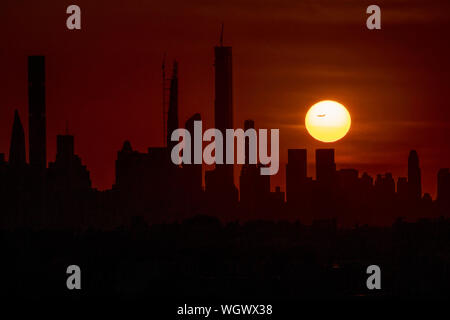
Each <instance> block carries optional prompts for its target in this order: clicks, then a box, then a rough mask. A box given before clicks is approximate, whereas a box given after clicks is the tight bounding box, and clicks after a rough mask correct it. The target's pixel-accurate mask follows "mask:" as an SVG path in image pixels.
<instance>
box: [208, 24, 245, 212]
mask: <svg viewBox="0 0 450 320" xmlns="http://www.w3.org/2000/svg"><path fill="white" fill-rule="evenodd" d="M214 70H215V73H214V80H215V83H214V93H215V97H214V125H215V128H216V129H218V130H220V132H222V135H223V137H225V132H226V129H233V128H234V126H233V79H232V78H233V77H232V75H233V74H232V50H231V47H226V46H224V45H223V27H222V33H221V35H220V44H219V46H216V47H214ZM224 149H226V148H224ZM226 158H227V156H226V150H224V152H223V159H224V164H216V167H215V170H214V171H210V172H206V175H205V183H206V191H207V193H208V194H209V197H210V198H211V201H212V203H213V204H214V203H217V202H218V201H223V199H230V201H228V203H227V204H233V203H237V201H238V197H239V196H238V191H237V188H236V186H235V184H234V167H233V165H232V164H225V161H226Z"/></svg>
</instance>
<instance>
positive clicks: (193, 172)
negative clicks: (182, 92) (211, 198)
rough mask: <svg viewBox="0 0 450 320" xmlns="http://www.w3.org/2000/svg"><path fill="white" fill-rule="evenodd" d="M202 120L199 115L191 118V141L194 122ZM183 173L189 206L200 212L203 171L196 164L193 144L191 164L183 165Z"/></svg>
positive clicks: (188, 127) (186, 125)
mask: <svg viewBox="0 0 450 320" xmlns="http://www.w3.org/2000/svg"><path fill="white" fill-rule="evenodd" d="M201 120H202V118H201V116H200V114H199V113H196V114H194V115H193V116H192V117H190V118H189V119H188V120H187V121H186V123H185V128H186V129H187V130H188V131H189V133H190V134H191V139H192V140H193V138H194V122H195V121H201ZM183 171H184V175H185V181H186V192H187V201H188V205H189V206H190V207H191V209H192V211H195V210H198V208H199V207H200V202H201V200H202V193H203V171H202V165H201V164H194V146H193V144H191V164H183Z"/></svg>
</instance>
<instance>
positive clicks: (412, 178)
mask: <svg viewBox="0 0 450 320" xmlns="http://www.w3.org/2000/svg"><path fill="white" fill-rule="evenodd" d="M408 189H409V195H410V197H411V198H413V199H420V198H421V197H422V179H421V173H420V166H419V156H418V154H417V151H416V150H411V152H410V153H409V157H408Z"/></svg>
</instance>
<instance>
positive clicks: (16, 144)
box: [9, 110, 26, 166]
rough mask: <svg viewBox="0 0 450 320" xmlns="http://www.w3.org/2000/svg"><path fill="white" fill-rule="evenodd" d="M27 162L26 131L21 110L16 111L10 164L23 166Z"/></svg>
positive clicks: (10, 148)
mask: <svg viewBox="0 0 450 320" xmlns="http://www.w3.org/2000/svg"><path fill="white" fill-rule="evenodd" d="M25 163H26V151H25V133H24V131H23V126H22V122H21V121H20V116H19V111H17V110H15V111H14V122H13V127H12V133H11V144H10V147H9V164H10V165H13V166H21V165H25Z"/></svg>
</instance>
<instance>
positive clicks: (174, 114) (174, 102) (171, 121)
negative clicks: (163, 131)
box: [167, 61, 178, 153]
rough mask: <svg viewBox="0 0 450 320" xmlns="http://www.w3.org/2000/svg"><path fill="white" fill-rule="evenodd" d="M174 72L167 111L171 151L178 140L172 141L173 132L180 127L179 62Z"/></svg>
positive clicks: (168, 146)
mask: <svg viewBox="0 0 450 320" xmlns="http://www.w3.org/2000/svg"><path fill="white" fill-rule="evenodd" d="M172 72H173V74H172V78H171V79H170V90H169V110H168V112H167V148H168V151H169V153H170V152H171V150H172V149H173V146H174V145H176V144H177V142H176V141H171V136H172V132H173V131H174V130H176V129H178V62H177V61H174V63H173V71H172Z"/></svg>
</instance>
